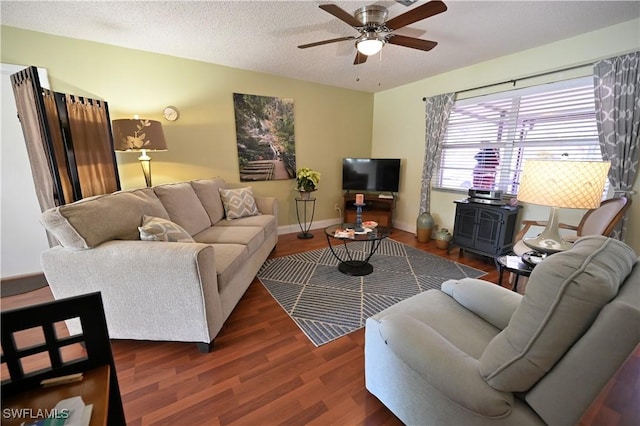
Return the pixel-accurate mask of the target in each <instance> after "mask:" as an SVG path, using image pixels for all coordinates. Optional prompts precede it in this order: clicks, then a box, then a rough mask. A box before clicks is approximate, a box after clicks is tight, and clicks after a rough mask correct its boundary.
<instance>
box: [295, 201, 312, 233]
mask: <svg viewBox="0 0 640 426" xmlns="http://www.w3.org/2000/svg"><path fill="white" fill-rule="evenodd" d="M301 209H302V216H300V210H301ZM308 210H311V218H310V219H309V220H308V221H307V219H308V217H309V214H308V213H309V212H308ZM315 211H316V199H315V197H309V198H300V197H296V217H297V219H298V225H300V231H301V232H300V233H299V234H298V238H301V239H304V240H307V239H309V238H313V234H312V233H310V232H309V230H310V229H311V224H312V223H313V215H314V214H315Z"/></svg>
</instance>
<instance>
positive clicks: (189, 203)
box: [153, 182, 211, 235]
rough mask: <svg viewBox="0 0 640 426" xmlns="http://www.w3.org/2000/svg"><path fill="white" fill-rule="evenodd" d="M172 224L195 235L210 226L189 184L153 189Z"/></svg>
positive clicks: (169, 185)
mask: <svg viewBox="0 0 640 426" xmlns="http://www.w3.org/2000/svg"><path fill="white" fill-rule="evenodd" d="M153 190H154V191H155V193H156V195H157V196H158V198H159V199H160V201H162V205H163V206H164V208H165V209H166V210H167V213H169V218H170V219H171V221H172V222H175V223H177V224H178V225H180V226H182V227H183V228H184V229H186V230H187V232H188V233H189V234H191V235H195V234H197V233H198V232H200V231H202V230H203V229H206V228H208V227H210V226H211V220H210V219H209V215H208V214H207V212H206V210H205V209H204V207H203V206H202V203H201V202H200V199H199V198H198V196H197V195H196V193H195V191H194V190H193V187H192V186H191V184H190V183H189V182H180V183H171V184H166V185H159V186H156V187H154V188H153Z"/></svg>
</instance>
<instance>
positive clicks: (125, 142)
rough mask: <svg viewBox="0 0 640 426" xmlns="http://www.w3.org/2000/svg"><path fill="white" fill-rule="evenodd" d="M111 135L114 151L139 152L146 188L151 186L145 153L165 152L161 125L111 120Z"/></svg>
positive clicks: (139, 120) (144, 121) (165, 143)
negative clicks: (112, 136)
mask: <svg viewBox="0 0 640 426" xmlns="http://www.w3.org/2000/svg"><path fill="white" fill-rule="evenodd" d="M112 124H113V135H114V141H115V150H116V151H130V152H140V153H141V155H140V157H138V160H139V161H140V165H141V166H142V173H144V180H145V182H146V184H147V187H150V186H151V157H149V155H147V151H166V150H167V142H166V141H165V139H164V132H163V131H162V124H161V123H160V122H159V121H154V120H145V119H137V118H136V119H120V120H113V122H112Z"/></svg>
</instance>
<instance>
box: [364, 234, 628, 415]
mask: <svg viewBox="0 0 640 426" xmlns="http://www.w3.org/2000/svg"><path fill="white" fill-rule="evenodd" d="M638 260H639V259H638V258H637V256H636V254H635V253H634V252H633V250H632V249H631V248H630V247H629V246H627V245H626V244H624V243H622V242H620V241H617V240H614V239H610V238H607V237H603V236H588V237H583V238H581V239H579V240H578V241H576V243H575V244H574V246H573V247H572V248H571V249H570V250H567V251H565V252H562V253H557V254H554V255H553V256H549V257H548V258H547V259H545V260H544V261H543V262H541V263H540V264H539V265H538V266H536V268H535V269H534V270H533V273H532V274H531V277H530V279H529V285H528V287H527V290H526V292H525V294H524V295H520V294H517V293H514V292H512V291H510V290H507V289H505V288H502V287H499V286H497V285H496V284H493V283H489V282H487V281H483V280H478V279H470V278H465V279H462V280H449V281H446V282H444V283H443V284H442V287H441V290H429V291H426V292H424V293H421V294H418V295H416V296H413V297H411V298H409V299H406V300H404V301H402V302H400V303H398V304H396V305H394V306H391V307H390V308H388V309H386V310H384V311H382V312H380V313H379V314H377V315H375V316H373V317H372V318H369V319H368V320H367V323H366V332H365V380H366V387H367V389H368V390H369V392H371V393H372V394H373V395H375V396H376V397H377V398H378V399H380V401H381V402H382V403H383V404H384V405H386V406H387V407H388V408H389V409H390V410H391V411H392V412H393V413H394V414H395V415H397V416H398V417H399V418H400V419H401V420H402V421H403V422H405V423H407V424H420V425H428V424H437V425H445V424H451V425H461V424H474V425H482V424H504V425H514V424H517V425H528V424H545V423H546V424H554V425H573V424H576V423H577V422H578V420H579V419H580V417H581V415H582V414H583V413H584V411H585V410H586V409H587V408H588V406H589V404H590V403H591V402H592V401H593V399H594V398H595V397H596V395H597V394H598V392H599V391H600V390H601V389H602V388H603V387H604V386H605V384H606V383H607V381H608V380H609V379H610V378H611V377H612V376H613V375H614V374H615V372H616V371H617V369H618V368H619V367H620V366H621V365H622V363H623V362H624V361H625V359H626V358H627V357H628V356H629V354H631V353H632V352H633V350H634V348H635V347H636V345H638V343H640V266H639V262H638Z"/></svg>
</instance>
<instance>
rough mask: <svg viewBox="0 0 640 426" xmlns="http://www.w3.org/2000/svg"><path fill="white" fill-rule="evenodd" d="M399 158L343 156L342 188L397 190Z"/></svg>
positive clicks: (352, 189)
mask: <svg viewBox="0 0 640 426" xmlns="http://www.w3.org/2000/svg"><path fill="white" fill-rule="evenodd" d="M399 184H400V159H399V158H344V159H343V160H342V189H343V190H345V191H374V192H398V186H399Z"/></svg>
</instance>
